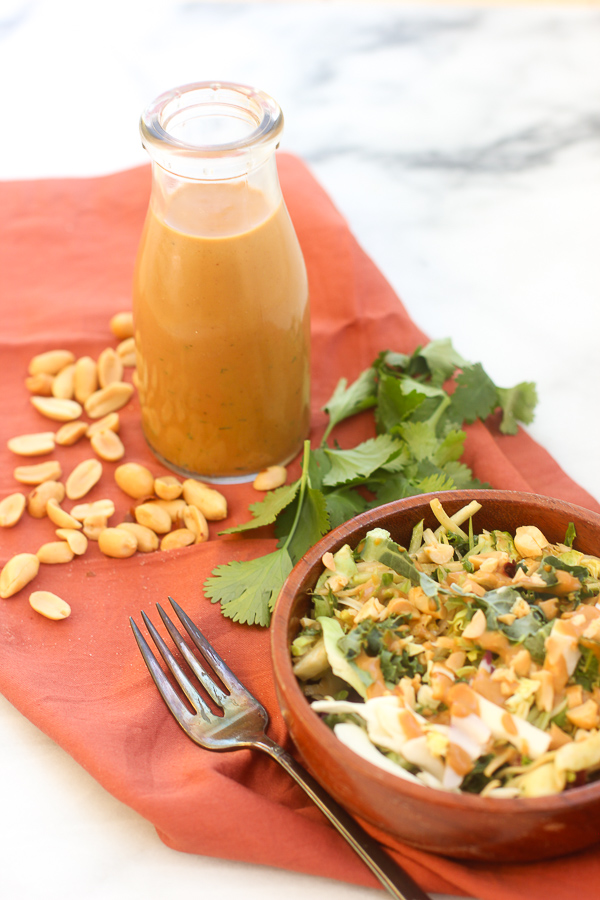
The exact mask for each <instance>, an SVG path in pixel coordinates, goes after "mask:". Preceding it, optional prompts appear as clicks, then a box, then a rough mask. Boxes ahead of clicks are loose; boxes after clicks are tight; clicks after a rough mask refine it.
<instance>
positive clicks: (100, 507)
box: [71, 499, 115, 522]
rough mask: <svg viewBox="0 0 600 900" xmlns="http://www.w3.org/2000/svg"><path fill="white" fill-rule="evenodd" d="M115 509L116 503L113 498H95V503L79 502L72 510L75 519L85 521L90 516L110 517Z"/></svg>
mask: <svg viewBox="0 0 600 900" xmlns="http://www.w3.org/2000/svg"><path fill="white" fill-rule="evenodd" d="M114 511H115V504H114V503H113V502H112V500H108V499H106V500H94V501H93V503H78V504H77V505H76V506H74V507H73V509H72V510H71V515H72V516H73V518H74V519H77V520H78V521H80V522H83V521H84V519H89V517H90V516H103V517H104V518H105V519H110V517H111V516H112V515H113V514H114Z"/></svg>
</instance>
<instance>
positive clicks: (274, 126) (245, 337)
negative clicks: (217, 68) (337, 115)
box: [133, 82, 310, 481]
mask: <svg viewBox="0 0 600 900" xmlns="http://www.w3.org/2000/svg"><path fill="white" fill-rule="evenodd" d="M282 127H283V116H282V114H281V110H280V109H279V107H278V105H277V104H276V103H275V102H274V101H273V100H272V99H271V98H270V97H269V96H267V95H266V94H264V93H262V92H260V91H256V90H253V89H251V88H248V87H245V86H242V85H236V84H228V83H209V82H206V83H198V84H191V85H186V86H184V87H180V88H177V89H175V90H172V91H170V92H168V93H166V94H163V95H162V96H160V97H158V99H157V100H155V101H154V103H152V104H151V106H149V107H148V109H146V110H145V112H144V113H143V114H142V118H141V123H140V129H141V134H142V142H143V144H144V147H145V148H146V149H147V151H148V153H149V154H150V157H151V159H152V190H151V197H150V203H149V209H148V213H147V217H146V222H145V225H144V230H143V233H142V238H141V242H140V247H139V251H138V256H137V261H136V267H135V276H134V292H133V314H134V325H135V343H136V353H137V378H138V389H139V396H140V404H141V415H142V427H143V430H144V435H145V437H146V440H147V441H148V444H149V445H150V447H151V448H152V450H153V451H154V453H155V454H156V456H157V457H158V458H159V459H160V460H161V461H162V462H164V463H165V464H166V465H167V466H169V467H170V468H171V469H173V470H174V471H176V472H178V473H180V474H182V475H185V476H190V475H191V476H197V477H201V478H206V479H209V480H213V481H245V480H249V479H251V478H252V476H253V475H254V473H256V472H257V471H258V470H260V469H262V468H265V467H266V466H269V465H273V464H277V463H281V464H285V463H287V462H289V461H290V460H291V459H292V458H293V457H294V456H295V455H296V454H297V453H298V451H299V450H300V449H301V446H302V442H303V440H304V439H305V438H306V436H307V433H308V428H309V399H310V398H309V393H310V389H309V365H310V360H309V346H310V325H309V301H308V285H307V278H306V269H305V265H304V260H303V257H302V253H301V250H300V246H299V243H298V240H297V237H296V234H295V232H294V228H293V226H292V223H291V220H290V217H289V214H288V211H287V209H286V207H285V204H284V201H283V197H282V194H281V189H280V186H279V180H278V176H277V169H276V164H275V149H276V147H277V146H278V143H279V139H280V135H281V131H282Z"/></svg>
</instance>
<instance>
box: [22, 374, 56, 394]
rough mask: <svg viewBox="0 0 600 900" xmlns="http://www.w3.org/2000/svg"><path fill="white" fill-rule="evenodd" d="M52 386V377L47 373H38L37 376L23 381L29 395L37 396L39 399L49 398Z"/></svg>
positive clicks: (31, 376) (30, 376)
mask: <svg viewBox="0 0 600 900" xmlns="http://www.w3.org/2000/svg"><path fill="white" fill-rule="evenodd" d="M53 384H54V375H48V373H47V372H38V373H37V375H29V376H28V377H27V378H26V379H25V387H26V388H27V390H28V391H29V393H30V394H38V395H39V396H40V397H51V396H52V385H53Z"/></svg>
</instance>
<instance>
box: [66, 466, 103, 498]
mask: <svg viewBox="0 0 600 900" xmlns="http://www.w3.org/2000/svg"><path fill="white" fill-rule="evenodd" d="M101 477H102V463H101V462H100V461H99V460H97V459H84V460H83V462H80V463H79V465H78V466H75V468H74V469H73V471H72V472H71V474H70V475H69V477H68V478H67V482H66V485H65V487H66V492H67V497H68V498H69V500H79V499H80V498H81V497H85V495H86V494H87V493H89V491H91V489H92V488H93V487H94V485H95V484H97V483H98V482H99V481H100V478H101Z"/></svg>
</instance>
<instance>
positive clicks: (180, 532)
mask: <svg viewBox="0 0 600 900" xmlns="http://www.w3.org/2000/svg"><path fill="white" fill-rule="evenodd" d="M194 543H196V535H195V534H194V532H193V531H190V529H189V528H177V529H176V530H175V531H170V532H169V533H168V534H165V536H164V538H163V539H162V540H161V542H160V549H161V550H178V549H179V548H180V547H189V545H190V544H194Z"/></svg>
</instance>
